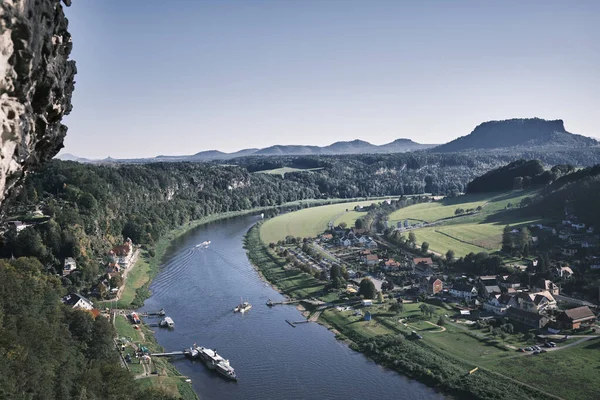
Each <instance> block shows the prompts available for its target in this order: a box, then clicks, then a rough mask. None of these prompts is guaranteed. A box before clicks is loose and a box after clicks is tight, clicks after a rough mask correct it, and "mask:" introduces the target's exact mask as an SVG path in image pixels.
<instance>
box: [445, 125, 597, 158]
mask: <svg viewBox="0 0 600 400" xmlns="http://www.w3.org/2000/svg"><path fill="white" fill-rule="evenodd" d="M596 145H598V141H596V140H595V139H592V138H589V137H586V136H582V135H576V134H573V133H570V132H567V131H566V130H565V126H564V122H563V121H562V120H560V119H558V120H554V121H548V120H544V119H540V118H525V119H521V118H515V119H509V120H504V121H489V122H484V123H482V124H480V125H478V126H477V127H476V128H475V129H474V130H473V132H471V133H470V134H469V135H467V136H462V137H459V138H458V139H455V140H453V141H451V142H449V143H446V144H443V145H441V146H438V147H436V148H435V150H434V151H435V152H459V151H468V150H474V149H494V148H506V147H534V146H535V147H540V146H543V147H587V146H596Z"/></svg>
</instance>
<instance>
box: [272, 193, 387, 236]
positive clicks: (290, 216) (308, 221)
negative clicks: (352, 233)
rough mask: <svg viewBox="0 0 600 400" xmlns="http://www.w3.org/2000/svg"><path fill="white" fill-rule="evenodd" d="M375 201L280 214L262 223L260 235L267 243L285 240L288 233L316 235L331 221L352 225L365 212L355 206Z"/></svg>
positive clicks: (293, 234)
mask: <svg viewBox="0 0 600 400" xmlns="http://www.w3.org/2000/svg"><path fill="white" fill-rule="evenodd" d="M373 202H377V201H374V200H367V201H354V202H351V203H339V204H331V205H328V206H320V207H314V208H306V209H304V210H299V211H295V212H291V213H287V214H283V215H279V216H277V217H275V218H272V219H270V220H268V221H266V222H265V223H264V224H263V225H262V228H261V230H260V237H261V239H262V240H263V241H264V242H265V243H272V242H277V241H278V240H283V239H285V237H286V236H288V235H291V236H294V237H302V238H305V237H316V236H317V235H319V234H321V233H323V232H324V231H325V230H326V229H327V227H328V224H329V222H330V221H334V223H335V224H336V225H337V224H339V223H340V222H342V221H343V222H346V223H347V224H348V226H352V225H354V221H355V220H356V218H357V216H359V215H362V214H364V213H358V212H356V211H354V210H353V209H354V207H355V206H357V205H361V206H368V205H370V204H371V203H373ZM346 210H348V212H347V213H346ZM353 218H354V220H353Z"/></svg>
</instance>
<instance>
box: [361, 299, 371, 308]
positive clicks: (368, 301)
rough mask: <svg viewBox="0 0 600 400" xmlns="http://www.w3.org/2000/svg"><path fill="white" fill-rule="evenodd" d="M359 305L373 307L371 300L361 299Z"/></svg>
mask: <svg viewBox="0 0 600 400" xmlns="http://www.w3.org/2000/svg"><path fill="white" fill-rule="evenodd" d="M361 304H362V305H363V307H371V306H372V305H373V300H370V299H363V300H362V302H361Z"/></svg>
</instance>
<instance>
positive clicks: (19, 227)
mask: <svg viewBox="0 0 600 400" xmlns="http://www.w3.org/2000/svg"><path fill="white" fill-rule="evenodd" d="M8 224H9V225H12V226H14V227H15V229H16V230H17V233H19V232H21V231H22V230H23V229H25V228H29V227H30V226H32V224H27V223H25V222H21V221H10V222H9V223H8Z"/></svg>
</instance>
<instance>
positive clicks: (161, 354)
mask: <svg viewBox="0 0 600 400" xmlns="http://www.w3.org/2000/svg"><path fill="white" fill-rule="evenodd" d="M188 353H189V351H188V350H183V351H172V352H170V353H152V354H150V356H152V357H171V356H185V355H187V354H188Z"/></svg>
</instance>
